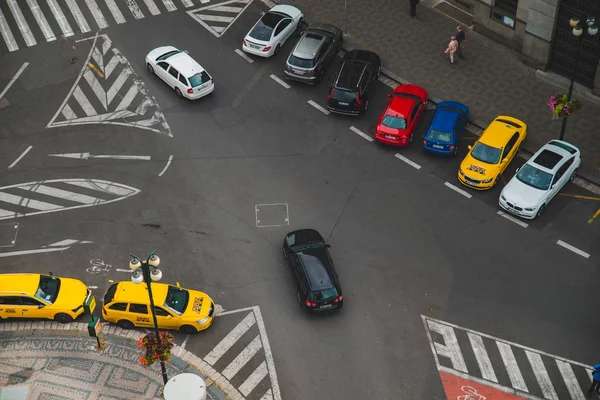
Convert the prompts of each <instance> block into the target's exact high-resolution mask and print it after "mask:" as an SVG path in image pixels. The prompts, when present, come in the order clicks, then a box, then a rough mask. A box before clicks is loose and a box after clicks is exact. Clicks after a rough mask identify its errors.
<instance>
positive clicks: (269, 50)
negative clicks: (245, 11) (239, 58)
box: [242, 4, 304, 58]
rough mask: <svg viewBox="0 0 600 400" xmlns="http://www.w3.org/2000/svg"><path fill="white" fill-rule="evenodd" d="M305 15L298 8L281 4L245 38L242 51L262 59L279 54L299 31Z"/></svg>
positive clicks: (264, 14)
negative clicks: (287, 41) (284, 45)
mask: <svg viewBox="0 0 600 400" xmlns="http://www.w3.org/2000/svg"><path fill="white" fill-rule="evenodd" d="M303 18H304V15H302V11H300V10H298V9H297V8H296V7H293V6H289V5H285V4H279V5H276V6H275V7H273V8H271V9H270V10H269V11H267V12H266V13H263V15H262V17H261V18H260V19H259V20H258V22H257V23H256V24H255V25H254V26H253V27H252V29H250V32H248V34H247V35H246V37H245V38H244V43H243V45H242V50H244V51H245V52H246V53H250V54H254V55H255V56H260V57H265V58H266V57H271V56H272V55H274V54H277V53H279V51H280V50H281V47H282V46H283V44H284V43H285V42H286V40H288V39H289V38H290V36H292V34H293V33H294V32H295V31H296V29H298V27H299V26H300V24H301V23H302V20H303Z"/></svg>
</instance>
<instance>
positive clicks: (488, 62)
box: [279, 0, 600, 184]
mask: <svg viewBox="0 0 600 400" xmlns="http://www.w3.org/2000/svg"><path fill="white" fill-rule="evenodd" d="M279 2H280V3H287V4H292V5H295V6H297V7H298V8H300V9H301V10H302V11H303V12H304V14H305V15H306V20H307V22H308V23H311V22H314V21H320V22H329V23H332V24H334V25H337V26H339V27H340V28H342V29H344V26H345V24H344V0H327V1H322V0H281V1H279ZM428 2H430V0H422V2H421V5H419V6H418V7H417V17H416V18H411V17H410V16H409V14H408V13H409V3H408V0H386V1H356V0H349V1H347V4H348V25H347V26H348V35H349V37H348V40H345V42H346V44H347V46H344V47H348V46H350V47H360V48H365V49H369V50H372V51H375V52H377V53H378V54H379V55H380V56H381V58H382V63H383V66H384V67H385V68H386V69H387V70H389V71H391V72H392V73H394V74H395V75H397V76H398V77H400V81H401V82H402V81H408V82H410V83H415V84H418V85H421V86H423V87H424V88H426V89H427V90H428V92H429V96H430V98H432V99H436V98H437V99H441V100H448V99H453V100H458V101H461V102H464V103H465V104H467V105H468V106H469V109H470V112H471V118H470V119H471V120H472V121H473V122H474V123H475V124H476V125H480V127H485V126H487V124H489V123H490V122H491V121H492V119H493V118H495V117H496V116H498V115H501V114H504V115H510V116H513V117H516V118H519V119H522V120H523V121H524V122H525V123H526V124H527V125H528V138H527V142H526V143H525V145H524V148H525V150H527V151H529V152H534V151H536V150H537V149H538V148H539V147H540V146H541V145H542V144H544V143H546V142H547V141H548V140H550V139H553V138H558V136H559V133H560V128H561V121H559V120H554V121H553V120H551V118H550V116H551V113H550V110H549V108H548V106H547V103H548V100H549V98H550V96H551V95H552V94H553V93H554V92H556V91H559V92H563V93H566V91H567V88H568V81H567V82H561V83H560V84H562V85H565V86H564V87H563V89H561V88H560V87H558V86H557V85H556V84H553V83H548V82H547V80H548V79H549V80H551V81H559V79H557V78H556V77H552V76H550V77H548V78H547V79H546V81H543V80H540V79H539V78H538V77H537V76H539V75H546V74H540V73H539V72H537V71H536V69H534V68H531V67H528V66H526V65H525V64H523V62H522V61H521V56H520V55H519V54H518V53H516V52H514V51H512V50H510V49H508V48H506V47H504V46H502V45H500V44H499V43H496V42H494V41H492V40H490V39H487V38H485V37H484V36H482V35H480V34H478V33H476V32H471V31H468V30H467V31H466V36H467V41H466V44H465V46H464V52H465V57H466V60H465V61H461V60H459V61H457V62H456V63H455V64H450V62H449V59H448V56H447V55H445V54H444V50H445V49H446V47H447V46H448V42H449V41H450V36H451V35H453V34H454V33H455V32H456V26H457V25H458V23H457V22H456V21H453V20H451V19H450V18H448V17H446V16H445V15H442V14H440V13H438V12H437V11H436V10H433V9H430V8H427V7H426V6H424V5H426V4H428ZM536 72H537V73H536ZM581 93H583V91H582V92H581ZM574 96H576V97H579V98H580V99H582V103H583V107H582V109H581V110H580V111H578V112H577V113H576V114H575V115H573V116H572V117H570V118H569V121H568V125H567V131H566V135H565V140H567V141H570V142H572V143H574V144H575V145H577V146H578V147H579V148H580V149H581V151H582V157H583V166H582V168H581V170H580V175H581V176H582V177H584V178H586V179H588V180H591V181H593V182H594V183H597V184H598V183H600V130H599V129H598V126H600V105H598V104H600V99H598V98H595V97H591V96H589V98H590V99H591V101H590V100H588V96H583V95H581V96H579V95H578V90H577V87H576V91H575V92H574ZM582 96H583V97H582ZM593 101H598V103H594V102H593Z"/></svg>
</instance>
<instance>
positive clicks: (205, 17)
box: [198, 14, 233, 22]
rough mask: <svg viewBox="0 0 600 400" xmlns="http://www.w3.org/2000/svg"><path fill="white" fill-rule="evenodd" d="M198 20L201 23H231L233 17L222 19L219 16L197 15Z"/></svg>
mask: <svg viewBox="0 0 600 400" xmlns="http://www.w3.org/2000/svg"><path fill="white" fill-rule="evenodd" d="M198 18H200V19H201V20H202V21H214V22H231V21H233V17H223V16H221V15H205V14H198Z"/></svg>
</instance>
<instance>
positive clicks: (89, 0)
mask: <svg viewBox="0 0 600 400" xmlns="http://www.w3.org/2000/svg"><path fill="white" fill-rule="evenodd" d="M85 2H86V4H87V6H88V9H89V10H90V12H91V13H92V17H94V20H96V24H97V25H98V27H99V28H100V29H104V28H108V22H106V19H105V18H104V15H103V14H102V11H100V8H99V7H98V3H96V0H85Z"/></svg>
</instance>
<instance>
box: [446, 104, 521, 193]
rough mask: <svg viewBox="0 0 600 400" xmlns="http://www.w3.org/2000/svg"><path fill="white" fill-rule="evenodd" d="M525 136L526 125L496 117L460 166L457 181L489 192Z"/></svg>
mask: <svg viewBox="0 0 600 400" xmlns="http://www.w3.org/2000/svg"><path fill="white" fill-rule="evenodd" d="M526 136H527V125H525V123H524V122H523V121H520V120H518V119H516V118H513V117H507V116H503V115H501V116H499V117H496V119H494V120H493V121H492V123H491V124H490V125H489V126H488V127H487V128H486V129H485V131H483V134H482V135H481V137H480V138H479V140H477V141H476V142H475V144H474V145H473V146H469V153H468V154H467V155H466V157H465V158H464V159H463V160H462V162H461V163H460V168H459V169H458V180H459V181H460V183H462V184H463V185H465V186H468V187H470V188H473V189H477V190H486V189H490V188H491V187H493V186H494V185H496V183H497V182H498V179H499V178H500V175H501V174H502V173H503V172H504V170H505V169H506V167H507V166H508V164H510V162H511V161H512V159H513V158H514V157H515V155H516V154H517V151H518V150H519V147H521V143H523V140H525V137H526Z"/></svg>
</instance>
